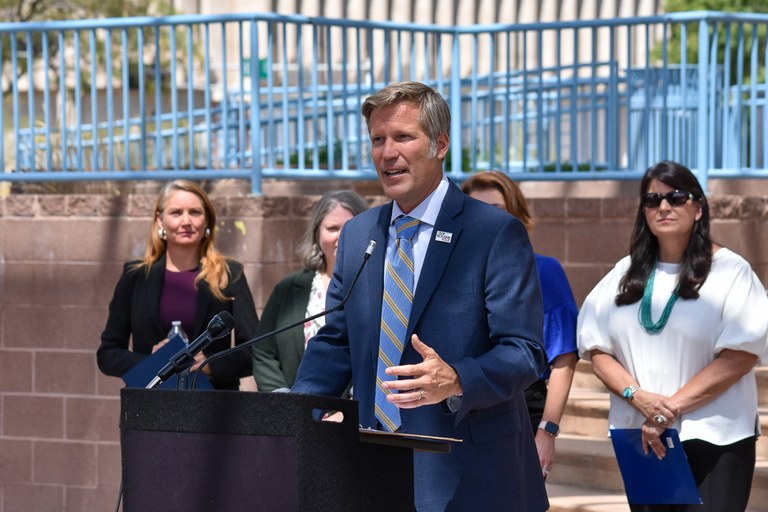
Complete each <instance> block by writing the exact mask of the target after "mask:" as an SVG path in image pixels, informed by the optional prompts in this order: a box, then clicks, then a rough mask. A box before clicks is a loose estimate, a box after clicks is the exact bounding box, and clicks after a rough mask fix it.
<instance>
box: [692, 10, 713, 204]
mask: <svg viewBox="0 0 768 512" xmlns="http://www.w3.org/2000/svg"><path fill="white" fill-rule="evenodd" d="M698 59H699V62H698V70H699V76H698V79H699V87H698V92H699V94H698V102H699V105H698V109H697V110H698V116H697V118H698V120H699V123H698V125H699V129H698V130H697V133H696V171H695V172H696V174H697V177H698V179H699V183H700V184H701V188H702V189H703V190H704V193H707V186H708V183H707V181H708V174H709V169H710V168H711V166H712V164H713V162H710V161H709V158H708V156H709V151H708V150H707V149H708V145H707V141H708V140H709V131H710V130H713V129H714V127H713V126H712V124H711V123H709V122H708V120H709V116H708V115H707V102H708V99H709V87H708V86H709V83H708V80H707V77H708V76H709V73H708V70H707V66H708V63H709V23H708V22H707V19H706V18H704V19H702V20H701V21H699V55H698ZM713 90H714V87H713Z"/></svg>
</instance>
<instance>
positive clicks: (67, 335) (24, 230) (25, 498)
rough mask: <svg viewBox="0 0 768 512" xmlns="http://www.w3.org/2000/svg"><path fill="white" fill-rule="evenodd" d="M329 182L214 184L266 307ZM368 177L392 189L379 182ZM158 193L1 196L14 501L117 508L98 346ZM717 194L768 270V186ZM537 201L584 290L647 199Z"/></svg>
mask: <svg viewBox="0 0 768 512" xmlns="http://www.w3.org/2000/svg"><path fill="white" fill-rule="evenodd" d="M337 185H338V184H333V185H332V186H337ZM323 186H324V185H322V184H320V182H313V184H312V185H309V186H305V187H301V188H299V189H297V188H292V187H291V185H290V184H278V185H274V186H273V187H272V191H273V192H274V193H275V195H266V196H262V197H252V196H248V195H244V194H243V193H242V188H243V187H237V186H233V187H228V186H227V185H226V184H221V183H220V184H217V185H216V187H215V188H214V189H213V190H212V191H211V196H212V197H213V198H214V204H215V207H216V209H217V213H218V215H219V218H220V221H219V225H218V229H219V241H220V246H221V248H222V249H223V251H224V252H225V253H226V254H228V255H230V256H232V257H234V258H236V259H239V260H240V261H242V262H243V263H244V264H245V268H246V272H247V276H248V279H249V282H250V284H251V287H252V290H253V293H254V297H255V299H256V302H257V307H258V308H259V309H261V308H262V307H263V305H264V303H265V301H266V298H267V296H268V295H269V293H270V291H271V289H272V286H273V285H274V284H275V283H276V282H277V280H279V279H280V278H281V277H282V276H284V275H285V274H287V273H288V272H290V271H292V270H294V269H296V268H297V266H298V264H297V259H296V257H295V255H294V250H295V245H296V241H297V239H298V238H299V236H300V234H301V232H302V231H303V229H304V226H305V225H306V222H307V218H308V212H309V210H310V208H311V205H312V202H313V200H314V199H316V197H317V196H316V195H315V194H318V193H320V192H321V191H322V190H321V188H322V187H323ZM325 186H326V187H327V186H328V185H325ZM355 186H356V187H357V188H358V190H359V191H360V192H362V193H364V194H367V195H368V196H369V198H370V200H371V201H372V202H373V203H374V204H379V203H382V202H384V201H385V199H384V198H383V197H381V196H380V195H378V194H379V192H378V191H377V189H376V187H375V185H370V184H368V185H366V184H356V185H355ZM590 186H591V187H592V188H593V190H594V187H595V185H594V184H590ZM306 194H309V195H306ZM154 201H155V194H154V191H148V192H143V193H136V194H128V195H122V196H116V195H98V194H90V195H85V194H83V195H77V194H74V195H9V196H4V197H3V196H0V240H2V245H0V362H1V364H2V370H0V512H16V511H21V510H24V511H28V510H29V511H31V510H34V511H36V512H48V511H50V512H63V511H65V510H66V511H70V512H71V511H94V510H112V509H114V506H115V503H116V499H117V495H118V487H119V483H120V475H121V466H120V446H119V429H118V419H119V408H120V403H119V398H118V396H119V390H120V388H121V381H120V380H119V379H116V378H112V377H105V376H104V375H102V374H101V373H100V372H99V370H98V368H97V367H96V359H95V350H96V348H97V347H98V344H99V338H100V333H101V330H102V329H103V327H104V325H105V322H106V316H107V305H108V303H109V300H110V298H111V296H112V292H113V287H114V285H115V283H116V281H117V278H118V276H119V275H120V270H121V266H122V263H123V262H124V261H125V260H128V259H131V258H135V257H137V256H139V255H141V253H142V251H143V248H144V241H145V237H146V235H147V230H148V228H149V224H150V219H151V212H152V209H153V207H154ZM711 201H712V205H713V217H715V218H716V219H717V220H715V221H713V232H714V236H715V238H716V239H717V240H718V241H720V242H721V243H723V244H725V245H727V246H729V247H731V248H732V249H734V250H736V251H737V252H739V253H741V254H743V255H744V256H745V257H746V258H747V259H748V260H749V261H750V262H751V263H752V264H753V266H754V267H755V269H756V271H757V272H758V274H759V275H760V277H761V278H762V279H763V282H764V283H766V282H768V237H765V236H761V235H763V234H764V230H765V227H764V226H765V222H764V219H765V217H766V215H767V214H768V195H760V196H746V197H743V196H732V195H715V196H713V197H712V200H711ZM531 204H532V208H533V210H534V213H535V216H536V218H537V221H538V226H537V228H536V230H535V232H534V234H533V244H534V247H535V249H536V250H537V251H538V252H541V253H543V254H548V255H552V256H555V257H557V258H558V259H559V260H560V261H561V262H563V264H564V266H565V269H566V272H567V273H568V276H569V279H570V281H571V284H572V286H573V288H574V291H575V294H576V296H577V299H578V301H579V302H581V301H582V300H583V298H584V296H585V295H586V294H587V292H588V291H589V290H590V289H591V288H592V286H594V284H595V283H596V282H597V281H598V280H599V279H600V277H601V276H602V275H604V274H605V273H606V272H607V271H608V270H609V269H610V268H611V266H612V265H613V263H614V262H615V261H616V260H618V259H619V258H621V257H622V256H623V255H624V254H625V253H626V246H627V238H628V235H629V231H630V229H631V226H632V220H633V216H634V212H635V208H636V203H635V199H634V198H633V197H631V195H630V194H611V195H606V196H603V197H583V196H581V197H568V196H561V197H534V198H533V199H531ZM169 467H170V468H171V470H172V468H173V467H178V466H174V464H173V463H171V464H170V465H169Z"/></svg>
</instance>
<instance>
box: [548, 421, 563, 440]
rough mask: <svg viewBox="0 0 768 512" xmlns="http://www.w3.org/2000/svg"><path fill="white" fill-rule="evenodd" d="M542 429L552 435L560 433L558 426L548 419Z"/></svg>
mask: <svg viewBox="0 0 768 512" xmlns="http://www.w3.org/2000/svg"><path fill="white" fill-rule="evenodd" d="M544 430H545V431H546V432H548V433H550V434H552V435H553V436H556V435H557V434H559V433H560V427H558V426H557V425H555V424H554V423H552V422H550V421H548V422H547V424H546V425H544Z"/></svg>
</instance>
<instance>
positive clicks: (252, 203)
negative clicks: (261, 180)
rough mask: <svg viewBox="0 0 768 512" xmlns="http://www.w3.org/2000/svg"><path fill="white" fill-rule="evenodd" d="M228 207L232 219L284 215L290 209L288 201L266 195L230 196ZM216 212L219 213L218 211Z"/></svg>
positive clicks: (228, 213)
mask: <svg viewBox="0 0 768 512" xmlns="http://www.w3.org/2000/svg"><path fill="white" fill-rule="evenodd" d="M276 203H277V204H276ZM265 205H268V206H269V212H267V211H266V209H267V206H265ZM227 209H228V211H227V216H228V217H229V218H232V219H244V218H259V219H260V218H264V217H267V216H269V217H272V216H278V217H284V216H285V215H286V214H287V211H288V202H287V201H274V200H271V199H268V198H266V197H259V198H257V197H253V196H244V197H230V198H228V199H227ZM216 213H217V214H218V211H217V212H216Z"/></svg>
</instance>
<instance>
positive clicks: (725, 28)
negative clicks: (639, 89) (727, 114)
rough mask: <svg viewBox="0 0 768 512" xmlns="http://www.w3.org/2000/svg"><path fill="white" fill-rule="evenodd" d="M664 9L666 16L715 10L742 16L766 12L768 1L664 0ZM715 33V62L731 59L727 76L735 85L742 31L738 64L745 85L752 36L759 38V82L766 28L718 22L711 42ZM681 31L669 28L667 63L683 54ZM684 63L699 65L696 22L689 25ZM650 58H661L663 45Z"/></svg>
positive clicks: (763, 59)
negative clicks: (741, 66)
mask: <svg viewBox="0 0 768 512" xmlns="http://www.w3.org/2000/svg"><path fill="white" fill-rule="evenodd" d="M664 10H665V11H666V12H668V13H672V12H688V11H717V12H741V13H768V2H766V0H666V1H665V2H664ZM713 30H717V31H718V38H717V41H718V42H717V61H718V63H721V64H722V63H724V62H725V55H726V52H728V54H729V56H730V68H729V72H730V77H731V83H734V82H735V81H736V78H737V71H738V65H739V47H738V41H739V37H740V34H741V33H742V32H743V36H742V38H743V41H744V47H743V54H742V59H741V63H742V65H743V69H744V82H745V83H748V82H749V81H750V80H752V76H751V75H752V70H751V69H750V64H749V63H750V60H751V51H752V42H753V40H754V38H755V37H757V38H758V42H759V43H758V45H757V53H758V55H757V62H758V70H757V73H758V76H757V79H758V80H760V81H762V80H764V76H765V66H764V64H765V46H766V42H765V41H766V25H765V24H753V23H744V24H740V23H718V24H717V25H715V26H713V27H712V28H710V40H711V39H712V31H713ZM681 45H682V30H681V27H680V26H679V25H676V26H672V27H671V29H670V32H669V38H668V44H667V59H668V62H669V63H670V64H673V65H674V64H678V63H681V59H682V52H681ZM686 53H687V58H686V61H687V62H688V63H689V64H693V63H696V62H698V60H699V26H698V23H690V24H688V26H687V44H686ZM653 55H654V57H655V58H657V59H658V60H662V59H663V58H664V45H663V44H659V45H658V46H657V47H656V48H655V49H654V52H653Z"/></svg>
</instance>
